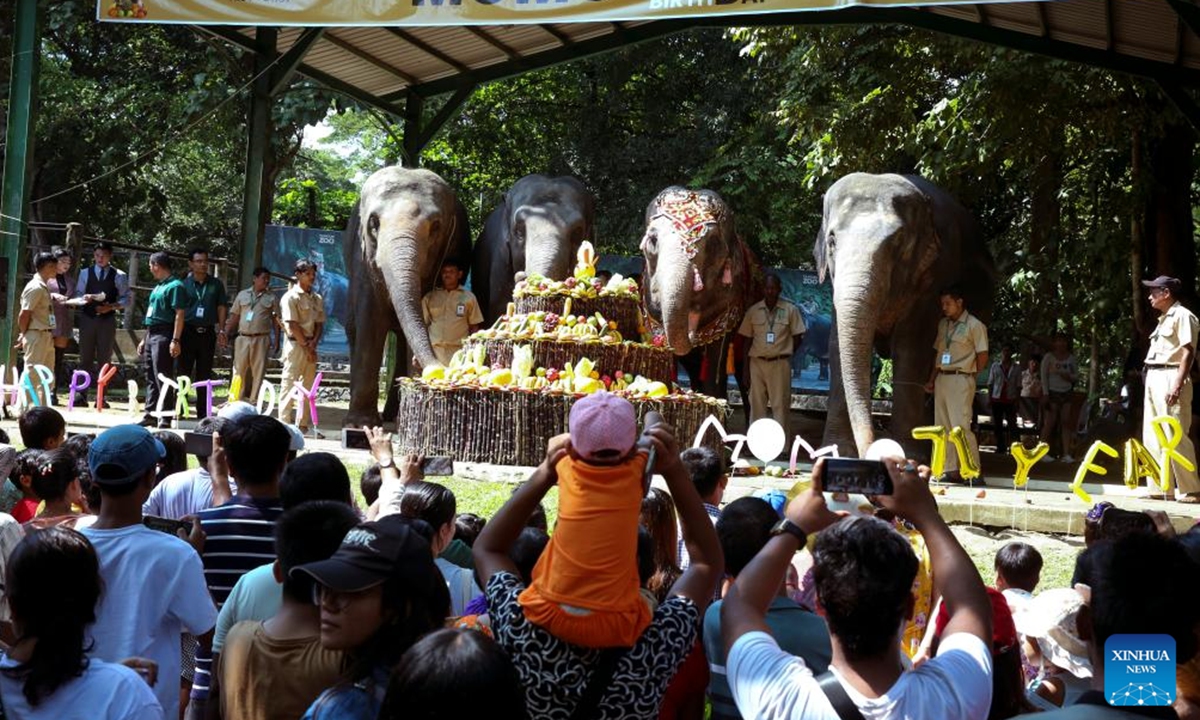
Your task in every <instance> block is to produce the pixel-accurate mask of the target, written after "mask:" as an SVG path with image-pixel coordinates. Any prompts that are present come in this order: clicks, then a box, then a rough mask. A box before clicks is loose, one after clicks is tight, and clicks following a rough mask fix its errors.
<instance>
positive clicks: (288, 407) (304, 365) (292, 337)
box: [279, 260, 325, 438]
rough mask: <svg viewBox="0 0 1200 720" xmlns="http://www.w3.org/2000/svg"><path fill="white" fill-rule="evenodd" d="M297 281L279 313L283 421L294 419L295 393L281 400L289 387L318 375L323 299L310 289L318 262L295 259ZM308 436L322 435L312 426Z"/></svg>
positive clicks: (303, 417) (303, 416)
mask: <svg viewBox="0 0 1200 720" xmlns="http://www.w3.org/2000/svg"><path fill="white" fill-rule="evenodd" d="M295 275H296V284H295V285H292V287H291V289H290V290H288V291H287V292H286V293H284V294H283V300H282V301H280V305H281V310H280V317H281V318H282V319H283V335H284V340H283V378H282V379H281V381H280V385H279V419H280V420H282V421H283V422H285V423H292V422H294V421H295V420H296V411H295V410H294V409H293V408H292V404H293V403H295V402H296V396H294V395H293V396H292V397H291V399H290V400H287V401H286V402H285V401H284V398H286V397H288V395H289V394H290V393H291V391H292V387H293V385H294V384H295V382H296V381H297V380H299V381H301V382H302V383H303V384H304V386H305V387H311V386H312V381H313V378H315V377H316V376H317V343H319V342H320V341H321V330H322V328H324V326H325V300H324V299H322V298H321V296H320V295H319V294H318V293H315V292H313V289H312V286H313V283H314V282H315V281H316V279H317V266H316V265H315V264H313V262H312V261H310V260H297V261H296V268H295ZM309 420H310V417H309V414H308V413H306V412H301V413H300V421H299V422H297V423H296V424H297V425H299V426H300V429H301V430H305V431H308V430H310V428H309ZM310 434H311V436H312V437H315V438H323V437H325V436H324V435H322V434H321V433H320V431H318V430H317V429H316V428H311V433H310Z"/></svg>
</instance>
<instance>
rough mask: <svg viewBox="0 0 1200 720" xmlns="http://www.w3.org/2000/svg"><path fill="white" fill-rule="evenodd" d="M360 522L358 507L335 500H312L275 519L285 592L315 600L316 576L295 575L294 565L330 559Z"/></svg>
mask: <svg viewBox="0 0 1200 720" xmlns="http://www.w3.org/2000/svg"><path fill="white" fill-rule="evenodd" d="M358 524H359V518H358V513H356V512H354V508H352V507H350V506H349V505H347V504H346V503H344V502H338V501H335V500H312V501H310V502H303V503H300V504H299V505H296V506H294V507H292V508H290V509H288V510H285V511H284V513H283V515H280V516H279V519H278V520H277V521H275V556H276V557H277V558H278V559H279V569H280V570H281V571H282V573H283V592H284V594H285V595H287V596H288V597H290V598H291V599H293V600H297V601H300V602H311V601H312V596H313V595H312V589H313V581H312V578H311V577H310V576H309V575H306V574H304V573H296V575H295V576H293V575H292V568H294V567H296V566H298V565H304V564H305V563H311V562H318V561H320V560H328V559H329V558H330V557H332V556H333V554H334V553H335V552H337V549H338V547H339V546H341V544H342V538H344V537H346V533H348V532H350V530H351V529H353V528H354V526H355V525H358Z"/></svg>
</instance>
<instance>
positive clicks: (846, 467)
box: [821, 458, 895, 495]
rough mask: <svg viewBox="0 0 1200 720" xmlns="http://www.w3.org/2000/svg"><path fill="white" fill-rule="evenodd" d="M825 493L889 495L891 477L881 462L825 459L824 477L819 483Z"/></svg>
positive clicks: (855, 459)
mask: <svg viewBox="0 0 1200 720" xmlns="http://www.w3.org/2000/svg"><path fill="white" fill-rule="evenodd" d="M821 485H822V488H823V489H824V490H825V492H844V493H859V494H861V495H891V494H892V493H893V492H895V489H894V488H893V487H892V476H891V475H888V471H887V466H886V465H884V464H883V461H882V460H861V459H859V458H826V459H825V476H824V480H823V481H822V483H821Z"/></svg>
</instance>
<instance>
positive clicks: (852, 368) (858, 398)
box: [833, 272, 886, 457]
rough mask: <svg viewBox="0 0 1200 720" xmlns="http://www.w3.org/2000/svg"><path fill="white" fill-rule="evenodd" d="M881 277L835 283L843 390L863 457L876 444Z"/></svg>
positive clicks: (865, 274) (859, 276) (857, 277)
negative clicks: (874, 362) (874, 383)
mask: <svg viewBox="0 0 1200 720" xmlns="http://www.w3.org/2000/svg"><path fill="white" fill-rule="evenodd" d="M880 285H881V283H880V281H879V279H878V278H875V277H873V276H872V275H871V274H870V273H869V272H861V273H856V274H853V275H850V276H843V277H839V278H838V282H836V283H834V295H833V304H834V308H835V310H836V312H837V339H838V353H839V354H838V358H839V360H840V363H841V369H842V387H843V388H844V391H845V396H846V410H847V414H848V415H849V418H850V428H851V430H852V431H853V432H854V442H855V444H856V445H857V446H858V454H859V456H860V457H861V456H863V455H864V454H865V453H866V451H867V448H868V447H869V446H870V445H871V443H872V442H874V441H875V433H874V429H873V427H872V425H871V395H872V392H871V390H872V388H871V351H872V349H873V347H874V339H875V318H876V317H878V316H879V313H880V312H881V311H882V310H883V308H882V307H880V305H881V303H880V298H882V297H884V296H885V295H886V292H884V290H885V289H884V288H881V287H880Z"/></svg>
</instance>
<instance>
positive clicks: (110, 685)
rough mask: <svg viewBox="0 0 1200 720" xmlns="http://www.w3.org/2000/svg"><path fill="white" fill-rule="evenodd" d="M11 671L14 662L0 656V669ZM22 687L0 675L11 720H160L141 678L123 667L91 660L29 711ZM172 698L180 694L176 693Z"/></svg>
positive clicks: (154, 700) (0, 692)
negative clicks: (74, 675) (13, 719)
mask: <svg viewBox="0 0 1200 720" xmlns="http://www.w3.org/2000/svg"><path fill="white" fill-rule="evenodd" d="M176 654H178V652H176ZM14 667H17V663H16V662H14V661H13V660H11V659H10V658H9V657H8V656H3V655H0V668H3V669H7V668H14ZM163 680H164V678H163V677H162V676H161V675H160V676H159V678H158V682H159V683H160V684H161V683H162V682H163ZM173 684H175V685H178V683H173ZM24 687H25V681H24V680H21V679H19V678H15V677H11V676H9V675H7V674H4V673H0V697H2V698H3V700H4V711H5V713H7V714H8V717H10V718H18V719H19V720H42V719H43V718H44V719H45V720H95V718H104V719H105V720H163V711H162V706H160V705H159V704H158V699H157V698H155V697H154V692H153V691H151V690H150V686H149V685H147V684H146V681H145V680H143V679H142V677H141V676H140V675H138V674H137V673H136V672H134V671H133V670H130V669H129V668H127V667H125V666H124V665H115V664H113V663H106V662H103V661H101V660H97V659H95V658H92V659H91V662H89V663H88V666H87V669H86V670H84V671H83V674H82V675H80V676H79V677H77V678H74V679H72V680H69V681H67V682H66V683H65V684H63V685H61V686H59V688H58V689H57V690H55V691H54V694H53V695H51V696H50V697H47V698H43V699H42V701H41V702H40V703H38V706H37V707H36V708H34V707H30V705H29V702H28V701H27V700H26V699H25V692H24ZM175 694H176V695H178V694H179V693H178V690H176V693H175Z"/></svg>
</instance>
